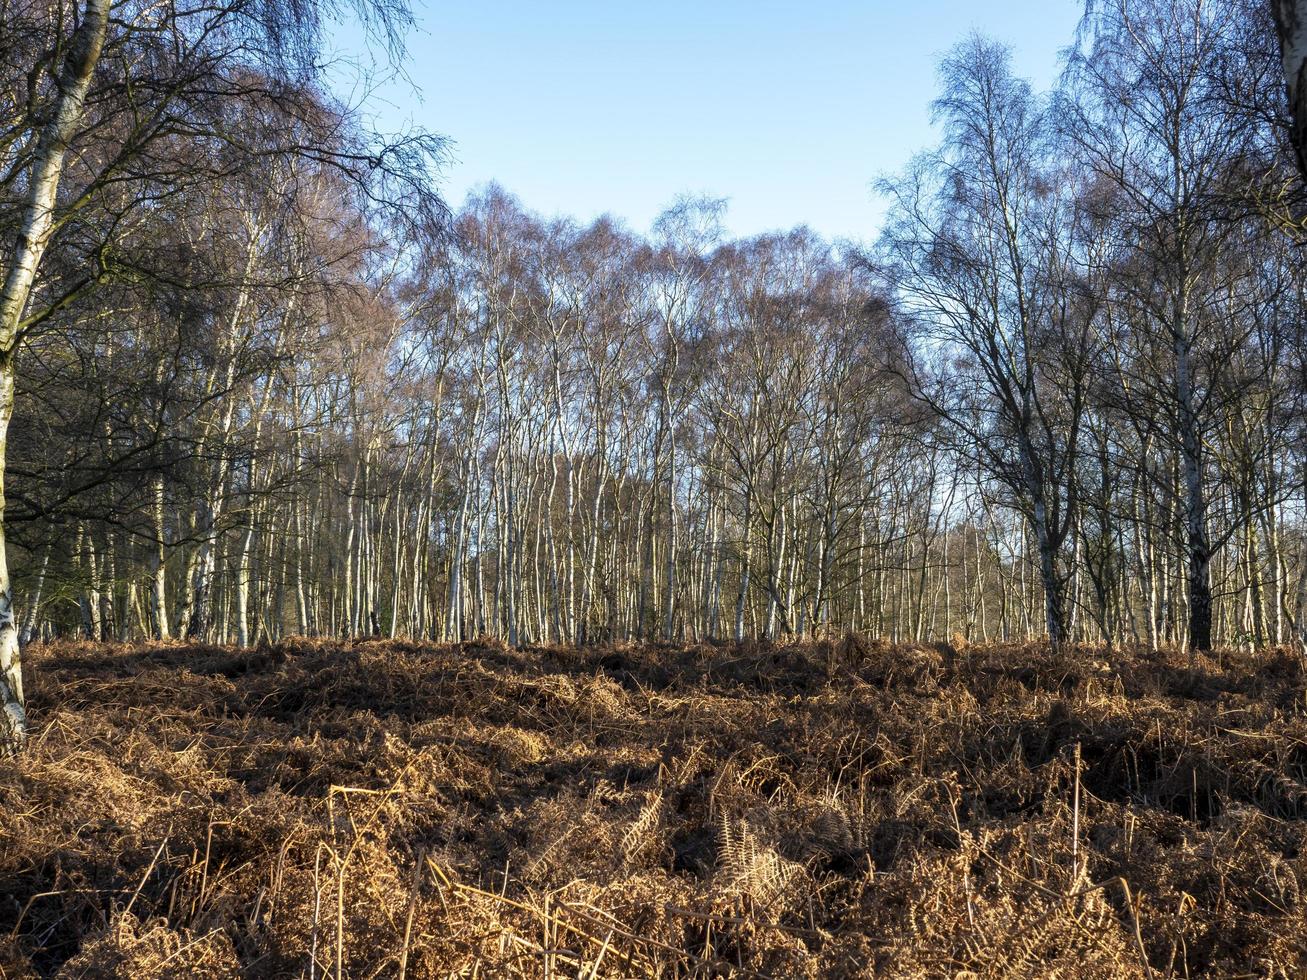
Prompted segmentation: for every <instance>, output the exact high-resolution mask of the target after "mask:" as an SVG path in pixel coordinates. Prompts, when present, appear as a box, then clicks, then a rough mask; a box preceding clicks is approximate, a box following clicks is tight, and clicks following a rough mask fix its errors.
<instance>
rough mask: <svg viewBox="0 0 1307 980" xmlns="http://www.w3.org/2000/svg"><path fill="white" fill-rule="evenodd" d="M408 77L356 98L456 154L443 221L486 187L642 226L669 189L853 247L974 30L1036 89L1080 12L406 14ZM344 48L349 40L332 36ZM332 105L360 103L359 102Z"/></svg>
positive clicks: (611, 5) (540, 3)
mask: <svg viewBox="0 0 1307 980" xmlns="http://www.w3.org/2000/svg"><path fill="white" fill-rule="evenodd" d="M418 3H419V7H418V11H417V13H418V18H419V30H418V31H417V32H416V33H415V34H414V35H413V36H412V37H411V38H410V39H409V52H408V54H409V56H408V61H407V64H406V70H407V73H408V76H409V81H403V80H388V81H387V80H383V81H381V82H380V83H377V84H375V85H373V86H372V90H371V92H370V94H369V95H368V97H367V100H366V102H365V107H366V109H367V111H368V112H369V114H370V115H371V116H372V117H373V118H374V121H375V122H376V124H377V125H379V126H381V127H383V128H385V129H388V130H397V129H402V128H404V127H405V126H406V125H408V124H410V123H411V124H416V125H419V126H422V127H424V128H426V129H429V130H432V131H434V132H439V133H442V134H444V135H446V136H448V137H449V138H450V139H452V140H453V141H454V145H453V148H452V153H453V160H452V162H451V164H450V166H449V168H448V171H447V174H446V182H445V186H444V191H445V194H446V197H447V199H448V200H449V201H450V203H451V204H453V205H455V206H457V205H458V204H459V203H460V202H461V201H462V199H463V196H464V195H465V194H466V193H467V191H468V190H469V189H470V188H473V187H475V186H477V185H479V184H482V183H484V182H486V181H490V180H495V181H498V182H499V183H500V184H502V185H503V186H504V187H506V188H507V189H508V190H509V191H511V192H513V193H514V194H516V195H518V196H519V197H520V198H521V199H522V200H523V202H524V203H525V204H526V205H527V206H528V207H529V208H532V209H533V210H536V211H540V212H543V213H545V214H557V213H563V214H570V215H573V216H575V217H577V218H579V219H581V220H589V219H591V218H593V217H595V216H597V215H599V214H601V213H604V212H608V213H611V214H613V215H615V216H618V217H620V218H622V219H624V220H625V221H626V222H627V223H628V224H630V225H631V226H632V227H634V228H636V229H639V230H645V229H647V228H648V226H649V224H650V222H651V221H652V219H653V217H654V216H655V215H656V214H657V213H658V212H659V211H660V210H661V209H662V208H663V207H664V206H666V205H667V204H668V203H670V201H671V200H672V199H673V198H674V197H675V196H676V195H677V194H678V193H681V192H692V193H708V194H712V195H714V196H719V197H726V198H729V199H730V209H729V211H728V214H727V221H726V224H727V227H728V229H729V230H730V231H731V232H732V233H734V234H737V235H749V234H755V233H758V232H761V231H766V230H771V229H776V228H788V227H792V226H794V225H796V224H801V223H806V224H808V225H810V226H811V227H812V228H814V229H815V230H817V231H818V232H820V233H822V234H823V235H826V236H828V237H830V238H853V239H870V238H872V237H874V236H875V234H876V231H877V229H878V225H879V221H880V216H881V213H882V211H883V203H882V202H880V201H879V200H878V198H877V196H876V194H875V192H874V190H873V189H872V186H871V185H872V182H873V181H874V180H875V179H876V178H877V177H878V176H880V175H882V174H885V173H890V172H894V171H897V170H898V169H900V168H901V167H902V166H903V164H904V163H906V162H907V160H908V159H909V158H910V157H911V156H912V154H913V153H914V152H916V151H917V150H920V149H922V148H923V147H925V146H927V145H929V144H930V143H931V142H932V141H933V139H934V137H933V134H932V131H931V128H930V123H929V118H930V112H929V104H930V101H931V99H932V98H933V97H934V93H935V64H936V62H937V60H938V58H939V56H940V55H941V54H942V53H944V52H945V51H947V49H948V48H949V47H951V46H952V45H953V44H954V43H955V42H956V41H957V40H959V39H960V38H962V37H963V36H964V35H965V34H967V33H968V32H969V31H972V30H978V31H981V32H982V33H985V34H988V35H990V36H992V37H995V38H997V39H999V40H1002V41H1004V42H1006V43H1008V44H1010V45H1011V46H1012V48H1013V54H1014V62H1015V67H1016V69H1017V71H1018V72H1019V73H1021V74H1022V75H1024V76H1026V77H1028V78H1030V79H1031V80H1032V81H1033V82H1034V83H1035V84H1036V86H1037V87H1043V86H1046V85H1048V84H1049V83H1050V82H1051V81H1052V80H1053V79H1054V78H1055V76H1056V73H1057V71H1058V53H1059V51H1060V49H1061V48H1063V47H1065V46H1066V44H1067V43H1069V41H1070V40H1071V37H1072V34H1073V32H1074V30H1075V25H1076V22H1077V20H1078V18H1079V15H1080V13H1081V12H1082V10H1083V0H1042V2H1041V0H1002V2H1001V3H974V2H972V3H965V2H962V0H917V2H913V0H903V2H893V0H864V2H861V3H859V2H854V0H808V2H788V3H783V2H775V0H751V2H749V0H697V2H695V0H660V2H639V0H608V2H599V0H552V2H548V0H534V2H529V0H481V2H474V0H447V2H443V3H422V0H418ZM334 44H335V47H336V51H337V53H339V54H342V55H345V56H349V57H354V56H356V54H357V52H359V51H360V50H361V42H360V41H359V40H358V38H357V34H356V32H354V31H352V30H350V29H342V30H340V31H338V32H337V34H336V37H335V39H334ZM345 79H346V76H345V75H343V74H342V75H341V88H342V93H343V94H344V95H345V96H346V97H347V98H348V99H351V100H353V101H358V100H359V98H360V96H359V94H358V93H359V89H358V87H357V86H356V85H348V86H347V84H346V81H345Z"/></svg>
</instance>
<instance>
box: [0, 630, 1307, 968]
mask: <svg viewBox="0 0 1307 980" xmlns="http://www.w3.org/2000/svg"><path fill="white" fill-rule="evenodd" d="M33 661H34V667H35V670H34V672H33V683H32V688H33V689H34V690H33V692H32V695H31V703H32V708H33V714H34V716H35V718H36V720H37V724H38V726H39V729H40V732H39V735H38V736H37V737H36V738H35V739H34V741H33V744H32V746H31V750H30V752H28V753H27V754H26V755H25V756H23V757H22V758H21V759H19V760H17V761H16V762H14V763H12V764H7V765H6V766H5V767H4V770H3V771H2V772H0V975H2V976H4V977H28V976H49V975H57V976H61V977H69V978H73V977H82V978H91V977H96V978H100V977H122V978H128V977H131V978H155V977H157V978H163V977H176V976H195V977H201V976H202V977H222V976H237V975H240V976H250V977H274V976H276V977H280V976H296V977H298V976H307V977H314V978H327V977H359V978H368V977H396V976H404V977H406V978H425V977H447V976H467V977H472V976H481V977H514V976H530V977H559V978H562V977H569V978H587V980H589V978H600V977H618V976H623V977H624V976H701V977H707V976H719V975H732V976H736V975H738V976H773V977H784V978H791V977H841V976H872V975H878V976H894V977H935V976H955V977H1023V976H1024V977H1032V978H1033V977H1050V976H1058V977H1068V978H1069V977H1105V978H1106V977H1113V978H1115V977H1130V976H1136V977H1143V976H1146V975H1147V976H1151V977H1156V978H1161V977H1174V976H1194V977H1196V976H1221V977H1229V976H1249V977H1284V978H1289V977H1300V976H1304V975H1307V917H1305V912H1304V910H1305V909H1307V904H1305V903H1304V896H1303V895H1302V893H1301V888H1302V887H1303V882H1304V881H1305V880H1307V849H1305V848H1304V846H1303V844H1304V840H1303V838H1304V828H1307V823H1305V822H1304V820H1303V817H1304V815H1307V718H1305V717H1304V709H1305V708H1307V701H1305V700H1304V689H1305V687H1307V678H1305V677H1304V674H1303V672H1302V670H1301V668H1300V666H1299V664H1298V663H1297V662H1296V661H1295V660H1293V659H1292V658H1290V657H1288V656H1287V655H1278V654H1272V655H1263V656H1261V657H1257V658H1252V657H1245V656H1240V657H1239V658H1237V659H1235V660H1229V661H1227V662H1226V663H1225V664H1224V665H1218V664H1216V663H1211V662H1204V663H1201V664H1199V666H1198V668H1197V669H1196V670H1191V669H1190V668H1189V665H1188V662H1187V660H1186V659H1185V658H1184V657H1182V656H1171V655H1161V656H1154V655H1149V654H1140V653H1135V654H1130V655H1120V656H1119V655H1114V654H1107V653H1103V652H1101V651H1092V650H1082V651H1078V652H1076V653H1075V654H1073V655H1068V656H1066V657H1064V658H1063V659H1060V660H1058V659H1054V658H1051V657H1050V656H1048V655H1047V654H1046V653H1045V652H1042V651H1041V650H1038V649H1033V648H1020V647H1008V648H993V649H975V648H971V649H966V650H959V649H957V648H956V647H953V646H948V647H941V648H939V649H935V648H921V649H890V648H888V647H886V646H884V645H880V644H876V643H873V642H867V641H863V640H858V641H845V642H840V643H826V644H816V645H813V646H809V647H785V648H769V647H766V646H758V645H751V646H750V647H749V648H748V649H736V648H733V647H722V648H714V647H708V646H701V647H692V648H664V647H643V648H605V649H595V650H584V651H576V650H567V649H535V650H526V651H521V652H518V651H510V650H506V649H504V648H503V647H501V646H498V645H495V644H471V645H466V646H462V647H429V646H425V647H424V646H418V645H410V644H404V643H379V642H378V643H359V644H343V645H337V644H329V643H313V642H307V641H304V642H291V643H287V644H285V645H283V646H281V647H277V648H274V649H260V650H256V651H252V652H245V653H236V652H232V651H230V650H224V649H215V648H196V647H183V646H162V647H148V648H139V647H137V648H126V647H89V646H60V647H55V648H50V649H45V650H43V651H39V652H36V653H35V656H34V657H33ZM1077 747H1078V749H1077Z"/></svg>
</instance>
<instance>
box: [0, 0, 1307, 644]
mask: <svg viewBox="0 0 1307 980" xmlns="http://www.w3.org/2000/svg"><path fill="white" fill-rule="evenodd" d="M142 16H145V15H144V14H142ZM34 29H35V28H34ZM41 29H43V30H45V29H46V28H41ZM206 43H207V42H206ZM6 57H7V58H9V59H10V60H9V61H6V60H5V58H6ZM13 58H14V56H13V55H12V54H7V55H5V56H4V57H0V64H5V65H12V64H13V63H14V62H13ZM236 63H237V64H243V62H240V61H239V60H238V61H237V62H236ZM136 64H137V63H136V62H131V65H132V66H134V65H136ZM224 64H225V63H224ZM122 70H123V71H124V72H130V71H134V70H136V69H135V67H130V68H129V67H128V61H127V60H125V61H124V62H123V66H122ZM260 70H261V71H262V72H264V73H265V74H263V75H259V76H258V77H259V78H264V77H282V78H283V80H286V81H287V83H288V84H287V86H285V87H283V88H281V89H279V92H280V94H279V95H278V97H277V98H276V99H273V98H266V99H265V98H261V97H260V98H255V97H253V96H251V95H250V94H249V91H257V92H259V93H260V94H261V93H262V92H263V89H264V88H265V86H264V85H263V83H260V84H258V85H254V84H252V83H250V81H249V79H250V78H251V77H253V76H251V75H248V74H239V75H238V74H237V73H232V77H240V78H242V79H244V81H242V82H241V89H240V92H241V97H240V98H234V97H230V98H229V97H228V93H225V92H224V93H223V95H222V98H217V97H216V96H215V99H217V101H216V102H215V103H213V108H214V111H215V113H216V115H215V117H213V118H209V117H205V121H204V123H203V125H201V124H200V123H197V122H194V121H192V120H191V119H190V117H187V118H186V124H185V125H183V124H182V123H181V122H177V123H175V125H174V128H171V129H169V130H168V131H167V132H166V133H164V134H162V135H159V136H158V138H157V139H153V141H152V142H149V143H148V146H149V147H150V152H149V154H148V155H147V154H143V153H136V152H135V151H134V150H133V152H132V153H130V154H128V159H129V160H131V161H132V166H131V168H130V169H124V170H115V171H112V174H111V178H112V179H106V180H104V181H102V182H101V183H99V184H93V183H92V182H93V179H94V176H95V175H94V174H93V173H91V171H93V170H94V160H95V159H96V157H97V154H99V155H100V156H104V155H108V154H112V153H113V152H117V150H116V149H115V147H116V146H117V144H115V143H114V140H115V139H119V140H123V141H127V142H130V139H131V137H130V135H126V130H123V129H121V128H120V129H115V128H114V126H110V125H105V126H103V127H97V126H95V125H91V124H89V123H88V124H86V125H84V126H83V128H82V131H81V136H80V137H79V138H80V140H81V143H80V144H79V154H78V156H77V157H76V161H75V162H74V163H72V164H70V166H71V167H72V168H73V171H74V173H75V182H80V183H76V186H77V187H78V188H79V189H80V188H85V187H92V186H93V187H94V190H93V192H86V193H81V192H80V190H79V191H74V192H68V191H65V192H63V193H80V196H79V197H77V198H76V201H75V202H73V201H70V202H69V204H68V205H67V212H66V220H65V221H64V223H63V224H61V225H60V226H59V228H58V232H59V234H58V235H56V236H55V237H54V238H52V241H51V247H50V251H49V254H48V255H47V256H46V257H45V258H44V263H43V266H42V276H43V278H42V280H41V284H40V286H39V288H37V289H36V291H35V297H36V299H35V300H33V301H32V303H31V305H29V307H28V312H26V313H25V314H24V317H25V319H24V320H23V323H24V327H23V329H22V331H21V335H20V339H19V341H18V343H17V348H16V350H17V360H18V362H19V363H20V365H21V369H20V370H19V371H18V372H17V374H16V385H17V394H16V403H15V410H14V413H15V414H14V423H13V425H12V428H11V431H10V437H9V445H8V460H9V464H8V469H9V482H8V490H9V494H8V499H9V506H8V511H7V513H6V526H7V528H8V534H9V540H10V545H11V551H12V552H13V554H14V557H15V566H16V570H15V583H16V590H17V599H18V614H19V617H20V619H19V626H20V627H21V631H22V632H23V633H24V634H25V638H26V639H31V638H34V637H37V636H40V635H50V634H61V635H70V634H77V633H81V634H83V635H87V636H90V637H95V638H123V639H128V638H136V637H142V636H155V637H178V636H190V637H201V638H204V639H207V640H212V641H217V642H229V643H230V642H234V643H242V644H248V643H254V642H257V641H259V640H261V639H265V638H266V639H273V640H275V639H277V638H279V637H281V636H284V635H286V634H288V633H305V634H311V635H327V634H331V635H350V636H356V635H365V634H379V635H389V636H415V637H434V638H440V639H457V638H460V637H469V636H473V635H477V634H493V635H497V636H501V637H503V638H505V639H506V640H508V641H510V642H513V643H528V642H585V641H590V640H598V639H608V638H636V637H639V638H658V639H667V640H677V641H681V640H692V639H699V638H709V637H711V638H732V637H733V638H737V639H744V638H747V637H764V636H765V637H780V636H788V635H813V634H822V633H831V632H836V631H845V630H861V631H867V632H871V633H875V634H883V635H886V636H889V637H892V638H894V639H897V640H921V639H926V638H930V637H948V636H950V635H952V634H955V633H956V634H961V635H963V636H965V637H967V638H969V639H971V640H975V641H981V640H993V639H999V638H1003V639H1013V638H1024V637H1039V636H1047V637H1049V638H1050V639H1052V640H1053V641H1054V642H1062V641H1064V640H1088V641H1093V642H1107V643H1121V642H1137V643H1144V644H1152V645H1154V646H1156V645H1162V644H1181V645H1186V644H1187V645H1191V646H1193V647H1195V648H1203V649H1205V648H1208V647H1210V646H1212V645H1213V644H1215V643H1227V644H1234V643H1238V644H1257V645H1262V644H1270V643H1283V642H1287V641H1289V640H1290V639H1291V638H1292V637H1293V636H1294V635H1295V631H1296V629H1297V627H1298V626H1299V624H1302V623H1303V622H1304V605H1305V604H1307V586H1305V585H1304V583H1307V549H1305V547H1304V546H1305V544H1307V542H1305V541H1304V530H1305V525H1304V518H1305V517H1307V510H1305V505H1307V488H1305V484H1304V470H1303V460H1304V444H1303V441H1302V432H1301V428H1302V426H1301V421H1302V419H1303V411H1302V409H1303V397H1304V393H1307V374H1305V373H1304V367H1305V365H1307V360H1304V349H1303V332H1302V326H1301V324H1302V322H1303V314H1304V308H1303V305H1304V304H1303V289H1304V284H1305V283H1307V278H1304V269H1303V267H1302V262H1301V255H1300V252H1299V251H1298V245H1297V242H1298V240H1299V238H1300V234H1299V229H1300V223H1299V216H1300V215H1301V214H1302V213H1303V208H1302V201H1301V200H1300V199H1299V196H1298V195H1299V190H1298V187H1299V181H1298V179H1297V177H1296V175H1295V174H1294V172H1293V167H1294V157H1293V154H1292V151H1291V150H1290V149H1289V148H1288V141H1287V136H1286V134H1287V132H1288V126H1287V120H1285V119H1284V118H1283V115H1284V108H1283V102H1284V95H1283V89H1284V79H1283V74H1282V73H1281V70H1280V65H1279V61H1278V50H1277V47H1276V41H1275V35H1274V29H1273V25H1272V24H1271V22H1270V15H1269V13H1268V12H1267V11H1265V10H1263V9H1262V7H1261V5H1259V4H1252V3H1243V2H1237V0H1218V2H1201V3H1200V2H1198V0H1138V2H1129V3H1127V2H1124V0H1118V2H1108V3H1103V4H1095V5H1093V6H1092V7H1091V9H1090V11H1089V13H1088V15H1087V17H1086V19H1085V21H1084V23H1083V25H1082V27H1081V31H1080V33H1079V35H1078V37H1077V38H1076V39H1075V42H1074V44H1073V46H1072V48H1070V49H1069V51H1068V55H1067V62H1066V70H1065V72H1064V75H1063V78H1062V80H1061V82H1060V83H1059V85H1058V86H1057V88H1056V89H1055V90H1054V91H1053V92H1050V93H1044V94H1041V93H1036V92H1033V91H1032V90H1031V88H1030V87H1029V86H1028V85H1027V84H1026V83H1025V82H1023V81H1021V80H1020V79H1018V78H1016V77H1014V76H1013V74H1012V71H1011V68H1010V64H1009V61H1008V58H1007V55H1006V53H1005V52H1004V50H1003V49H1002V48H1001V47H1000V46H998V45H995V44H993V43H991V42H988V41H985V40H982V39H970V40H967V41H965V42H963V43H962V44H961V45H959V47H958V48H956V49H955V50H954V51H953V52H952V53H951V54H950V55H949V57H948V58H946V59H945V61H944V62H943V64H942V65H941V72H940V83H941V94H940V97H939V99H938V101H937V102H936V104H935V108H936V113H937V118H938V122H939V124H940V131H941V136H942V139H941V143H940V145H939V146H938V147H936V148H934V149H933V150H931V151H929V152H926V153H923V154H922V155H921V156H920V157H918V158H917V159H916V160H914V161H913V163H912V164H911V165H910V167H909V168H908V169H907V170H906V171H905V172H904V173H903V174H901V175H899V176H897V177H895V178H892V179H889V180H886V181H884V183H883V191H884V192H885V193H886V194H887V195H888V197H889V199H890V202H891V207H890V212H889V217H888V219H887V223H886V228H885V231H884V234H883V235H882V237H881V239H880V241H879V242H878V243H877V244H876V246H875V247H873V248H861V247H855V246H853V245H849V244H847V243H840V244H836V245H833V244H831V243H827V242H824V241H822V240H821V239H820V238H818V237H817V236H816V235H814V234H813V233H811V232H809V231H807V230H805V229H797V230H794V231H791V232H786V233H776V234H769V235H763V236H758V237H754V238H749V239H744V240H728V239H726V238H725V237H724V236H723V233H722V230H721V224H722V219H723V205H722V203H721V202H717V201H712V200H706V199H699V198H686V199H683V200H680V201H678V202H676V203H675V204H674V205H673V206H672V207H671V208H669V209H668V210H667V211H666V212H665V213H664V214H663V215H662V216H661V217H660V218H659V219H658V221H657V222H656V223H655V225H654V227H653V228H652V229H651V231H650V232H649V233H648V234H637V233H635V232H633V231H631V230H629V229H628V228H626V227H624V226H623V225H622V224H620V223H619V222H616V221H613V220H609V219H601V220H599V221H596V222H594V223H593V224H590V225H580V224H578V223H576V222H573V221H569V220H566V219H545V218H541V217H539V216H537V215H534V214H532V213H531V212H530V211H529V210H527V209H525V208H524V207H523V206H522V205H520V204H519V203H518V202H517V201H515V200H514V199H513V198H512V197H511V196H509V195H507V194H506V193H505V192H503V191H501V190H499V189H498V188H495V187H493V186H492V187H490V188H488V189H486V190H484V191H483V192H481V193H479V194H477V195H475V196H474V197H473V198H471V199H470V200H469V201H468V202H467V203H466V204H465V205H464V207H463V208H462V209H461V210H460V211H459V213H457V214H454V215H444V214H442V212H441V211H440V208H439V206H438V202H436V201H435V200H434V198H433V197H432V196H431V195H430V192H429V173H428V172H427V170H426V169H425V167H426V166H427V164H424V163H423V160H428V161H429V160H430V156H429V154H430V153H431V152H433V151H435V150H436V149H437V147H436V146H435V145H434V144H433V143H431V142H428V141H429V140H430V138H429V137H428V138H423V139H417V140H416V142H414V141H399V142H396V143H391V144H387V145H384V146H383V145H379V144H377V143H376V141H375V139H373V138H371V137H368V136H367V135H366V134H365V133H364V132H363V130H362V127H360V126H359V125H358V123H357V120H356V119H355V118H354V117H352V116H351V114H350V113H349V112H348V110H346V109H344V108H342V107H339V106H334V105H333V104H332V103H331V102H330V100H329V99H328V98H327V97H326V96H323V95H321V94H313V93H314V91H315V89H314V87H313V86H312V85H306V84H303V83H302V80H301V82H300V83H298V84H296V85H294V86H291V85H289V82H291V81H294V79H293V78H291V76H290V75H283V76H275V75H274V74H273V73H271V72H270V69H268V67H267V66H261V67H260ZM6 71H8V72H10V73H11V75H10V77H8V78H7V79H6V84H7V85H9V86H10V88H9V90H8V91H10V92H11V93H16V92H18V91H19V88H20V85H19V82H20V76H18V75H14V74H12V69H11V68H6ZM224 71H226V69H225V68H224ZM223 78H224V79H226V80H228V81H230V79H229V78H228V76H227V75H226V74H224V75H223ZM247 89H248V90H249V91H247ZM115 91H118V95H116V96H115V98H122V99H128V100H130V99H131V98H134V97H135V96H133V95H131V94H130V91H131V86H128V85H125V84H124V85H123V86H122V88H121V90H115ZM206 91H207V90H206ZM287 92H293V94H294V98H293V99H291V100H287V99H285V95H286V93H287ZM10 97H11V98H13V97H16V96H13V95H12V94H11V96H10ZM105 98H106V100H108V96H106V97H105ZM104 104H107V105H118V106H119V107H120V108H121V104H120V103H114V102H112V101H106V102H105V103H104ZM207 104H208V103H206V105H207ZM287 106H290V107H292V108H291V110H288V109H287ZM219 109H220V110H221V111H220V112H218V110H219ZM88 111H99V110H98V109H93V110H88ZM123 111H126V110H123ZM217 116H220V117H221V118H220V119H218V118H217ZM115 118H116V117H115ZM116 125H120V127H121V126H126V123H125V122H122V123H121V124H116ZM118 132H121V133H123V134H124V135H120V136H117V137H115V136H114V135H113V134H114V133H118ZM197 133H201V134H202V135H203V137H204V138H197V135H196V134H197ZM415 139H416V138H415ZM424 140H425V141H424ZM423 154H427V156H425V157H424V156H423ZM86 161H91V162H89V163H88V162H86ZM29 163H30V161H29ZM82 167H89V168H90V171H88V173H87V174H86V175H81V174H80V171H78V170H77V168H82ZM15 172H17V171H15ZM25 179H26V178H21V177H19V178H15V179H14V180H13V181H11V183H10V185H7V186H10V187H12V188H13V190H12V191H10V190H6V192H5V193H6V194H9V195H11V196H12V197H13V199H14V200H18V198H19V197H21V192H22V190H23V188H24V187H25V186H26V184H25ZM8 200H9V198H6V202H8ZM73 203H76V205H77V206H76V209H74V208H73ZM3 207H5V208H9V204H8V203H5V204H4V205H3ZM18 213H19V211H18V209H17V207H16V206H15V207H14V208H10V209H9V210H4V211H0V225H2V224H4V223H6V222H7V223H10V224H12V225H13V226H15V227H17V223H18V218H17V217H16V215H17V214H18ZM62 214H63V212H61V215H62ZM61 220H62V219H61ZM6 227H7V225H6ZM13 254H16V253H6V262H8V263H10V264H11V265H12V262H13V258H12V256H13Z"/></svg>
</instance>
